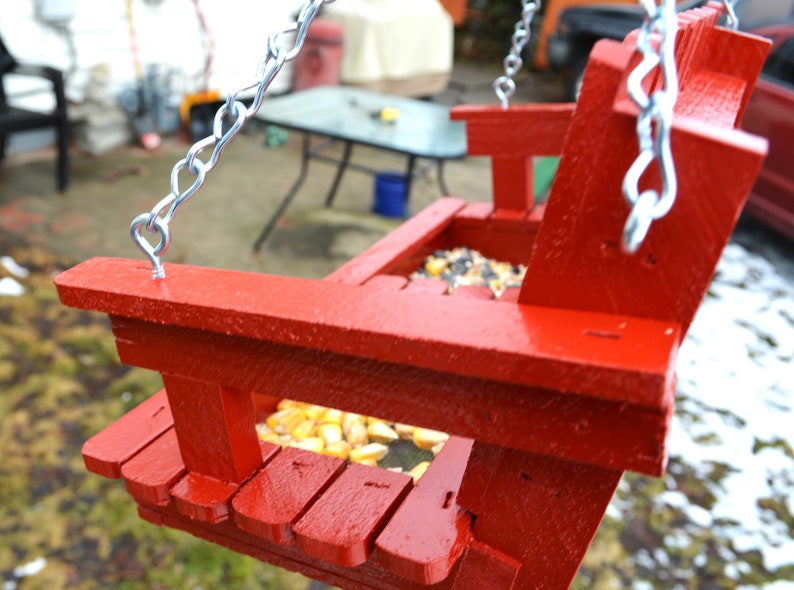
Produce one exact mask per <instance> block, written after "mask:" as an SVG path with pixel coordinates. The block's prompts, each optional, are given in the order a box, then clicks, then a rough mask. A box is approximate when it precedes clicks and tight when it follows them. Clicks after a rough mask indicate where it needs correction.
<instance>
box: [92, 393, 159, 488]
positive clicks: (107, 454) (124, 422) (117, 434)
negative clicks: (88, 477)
mask: <svg viewBox="0 0 794 590" xmlns="http://www.w3.org/2000/svg"><path fill="white" fill-rule="evenodd" d="M173 425H174V421H173V418H172V416H171V408H170V407H169V406H168V400H167V399H166V393H165V390H164V389H162V390H160V391H159V392H158V393H156V394H154V395H153V396H151V397H150V398H149V399H148V400H146V401H145V402H143V403H142V404H141V405H139V406H137V407H136V408H134V409H133V410H131V411H129V412H128V413H126V414H125V415H124V416H122V417H121V418H119V419H118V420H117V421H116V422H115V423H113V425H112V426H110V427H108V428H106V429H105V430H103V431H102V432H101V433H99V434H97V435H95V436H93V437H92V438H90V439H88V441H86V443H85V444H84V445H83V450H82V452H83V461H84V462H85V466H86V469H88V470H89V471H90V472H92V473H96V474H97V475H101V476H103V477H110V478H113V479H118V478H120V477H121V466H122V465H123V464H124V463H125V462H126V461H128V460H129V459H130V458H132V457H133V456H135V455H136V454H137V453H139V452H140V451H141V450H142V449H144V448H145V447H146V446H147V445H148V444H149V443H151V442H152V441H153V440H155V439H156V438H157V437H158V436H160V435H161V434H163V433H164V432H165V431H166V430H168V429H169V428H171V427H172V426H173Z"/></svg>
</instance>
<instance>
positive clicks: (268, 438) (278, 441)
mask: <svg viewBox="0 0 794 590" xmlns="http://www.w3.org/2000/svg"><path fill="white" fill-rule="evenodd" d="M259 440H261V441H263V442H269V443H273V444H274V445H279V446H281V447H286V446H287V445H288V444H289V443H290V441H291V440H292V437H291V436H290V435H289V434H276V433H275V432H271V433H270V434H266V435H264V436H262V435H260V436H259Z"/></svg>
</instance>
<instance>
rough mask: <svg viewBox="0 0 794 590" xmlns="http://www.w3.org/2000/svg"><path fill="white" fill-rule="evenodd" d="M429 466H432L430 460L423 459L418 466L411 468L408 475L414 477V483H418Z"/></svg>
mask: <svg viewBox="0 0 794 590" xmlns="http://www.w3.org/2000/svg"><path fill="white" fill-rule="evenodd" d="M429 466H430V461H422V462H421V463H419V464H418V465H417V466H416V467H414V468H413V469H411V471H409V472H408V475H410V476H411V477H413V478H414V483H416V482H417V481H419V478H420V477H422V476H423V475H424V474H425V471H427V468H428V467H429Z"/></svg>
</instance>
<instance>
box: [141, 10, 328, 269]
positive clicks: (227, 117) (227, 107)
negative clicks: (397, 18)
mask: <svg viewBox="0 0 794 590" xmlns="http://www.w3.org/2000/svg"><path fill="white" fill-rule="evenodd" d="M331 2H334V0H306V3H305V4H304V5H303V7H302V8H301V11H300V13H299V15H298V18H297V21H296V22H294V23H292V24H290V25H289V26H287V27H286V28H285V29H283V30H282V31H279V32H277V33H272V34H271V35H270V36H269V38H268V41H267V54H266V55H265V57H264V58H263V59H262V60H261V62H260V64H259V67H258V68H257V69H258V75H257V78H258V79H257V81H256V82H255V83H253V84H250V85H248V86H245V87H243V88H240V89H239V90H237V91H236V92H233V93H232V94H230V95H229V96H228V98H227V99H226V103H225V104H224V105H222V106H221V107H220V108H219V109H218V112H217V113H216V114H215V120H214V122H213V128H212V135H210V136H207V137H205V138H204V139H201V140H199V141H197V142H196V143H194V144H193V146H192V147H191V148H190V149H189V150H188V152H187V155H186V157H185V158H183V159H181V160H179V162H177V163H176V165H175V166H174V168H173V170H172V171H171V192H170V193H168V195H166V196H165V197H164V198H163V199H161V200H160V202H159V203H157V204H156V205H155V206H154V208H153V209H152V210H151V211H150V212H148V213H142V214H141V215H138V216H137V217H136V218H135V219H133V220H132V224H131V225H130V234H131V235H132V239H133V241H134V242H135V244H136V245H137V246H138V247H139V248H140V249H141V250H142V251H143V253H144V254H146V256H147V257H148V258H149V260H150V261H151V263H152V277H153V278H155V279H162V278H165V269H164V268H163V264H162V261H161V256H162V255H163V254H164V253H165V251H166V250H168V246H169V245H170V244H171V228H170V223H171V220H172V219H173V217H174V215H175V214H176V212H177V211H178V210H179V208H180V207H181V206H182V205H183V204H184V203H185V201H187V200H188V199H189V198H190V197H192V196H193V195H194V194H195V193H196V192H197V191H198V190H199V189H200V188H201V187H202V185H203V184H204V181H205V180H206V178H207V174H208V173H209V172H210V171H212V169H213V168H215V166H216V165H217V164H218V161H219V160H220V157H221V154H222V153H223V149H224V148H225V147H226V145H227V144H228V143H229V142H230V141H231V140H232V139H233V138H234V136H235V135H237V134H238V133H239V132H240V129H242V127H243V125H245V123H246V122H247V121H248V119H250V118H251V117H253V116H254V115H255V114H256V113H257V112H258V111H259V109H260V108H261V106H262V102H263V101H264V98H265V91H266V90H267V88H268V87H269V86H270V84H271V82H272V81H273V79H274V78H275V77H276V75H277V74H278V73H279V72H280V71H281V68H282V67H283V66H284V64H285V63H286V62H288V61H292V60H294V59H295V58H296V57H297V56H298V54H299V53H300V52H301V49H302V48H303V44H304V41H305V40H306V35H307V33H308V30H309V25H310V24H311V23H312V21H313V20H314V18H315V16H317V13H318V12H319V10H320V8H321V7H322V5H323V4H330V3H331ZM292 33H295V43H294V45H293V47H292V49H289V48H288V47H287V46H286V40H285V39H284V38H285V37H286V36H287V35H290V34H292ZM252 89H256V92H255V94H254V99H253V102H252V104H251V106H250V107H246V106H245V104H243V103H242V102H241V101H239V100H237V97H238V95H240V94H241V93H243V92H246V91H248V90H252ZM224 124H229V125H228V128H227V129H226V130H225V131H224ZM209 148H213V150H212V154H211V155H210V157H209V159H208V160H207V161H206V162H205V161H203V160H201V159H200V158H199V154H200V153H201V152H202V151H204V150H205V149H209ZM183 171H184V172H186V173H187V174H189V175H192V176H193V177H194V178H193V183H192V184H191V185H190V186H189V187H187V188H186V189H184V190H182V189H181V188H180V182H179V177H180V175H181V174H182V172H183ZM144 230H146V231H147V232H148V233H150V234H153V235H156V236H159V241H158V243H157V244H156V245H154V246H153V245H152V243H151V242H149V240H148V239H147V238H146V237H144V235H143V231H144Z"/></svg>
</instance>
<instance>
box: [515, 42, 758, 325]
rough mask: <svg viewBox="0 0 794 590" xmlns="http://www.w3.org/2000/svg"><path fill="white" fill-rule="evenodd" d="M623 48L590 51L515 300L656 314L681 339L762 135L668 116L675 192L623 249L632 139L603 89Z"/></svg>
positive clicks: (630, 124) (627, 56)
mask: <svg viewBox="0 0 794 590" xmlns="http://www.w3.org/2000/svg"><path fill="white" fill-rule="evenodd" d="M632 56H633V53H632V48H631V47H627V46H622V45H620V44H615V43H611V42H607V41H602V42H600V43H598V44H597V45H596V47H595V48H594V51H593V53H591V57H590V62H589V66H588V72H589V76H590V79H591V80H592V81H593V82H592V84H591V85H589V86H588V84H585V86H584V88H583V91H582V92H583V94H582V99H581V100H580V102H579V107H578V109H577V112H576V116H575V117H574V120H573V122H572V123H571V127H570V130H569V134H568V140H567V144H566V150H567V152H566V157H564V158H562V160H561V161H560V168H559V170H558V172H557V177H556V181H555V183H554V186H553V187H552V194H551V196H550V198H549V202H548V205H547V208H546V213H545V216H544V221H543V224H542V226H541V229H540V231H539V233H538V237H537V239H536V241H535V248H534V250H533V254H532V257H531V259H530V262H529V265H528V271H527V275H526V279H525V281H524V286H523V288H522V293H521V295H520V297H519V302H520V303H523V304H533V305H536V304H537V305H546V306H550V307H554V308H565V309H587V310H592V311H598V312H606V313H611V312H612V313H614V312H617V311H618V310H620V313H627V314H628V315H631V316H636V317H647V318H658V319H660V320H664V321H669V322H676V323H680V324H681V325H682V326H683V327H684V331H682V332H681V333H680V337H682V338H683V335H684V333H685V330H686V329H687V328H688V326H689V324H690V322H691V321H692V318H693V317H694V314H695V311H696V310H697V308H698V306H699V304H700V301H701V299H702V297H703V295H704V293H705V290H706V289H707V287H708V284H709V282H710V281H711V278H712V276H713V272H714V268H715V266H716V263H717V261H718V259H719V256H720V253H721V252H722V249H723V248H724V246H725V244H726V243H727V240H728V239H729V237H730V234H731V231H732V229H733V226H734V223H735V221H736V219H737V217H738V215H739V212H740V210H741V207H742V204H743V202H744V199H745V198H746V195H747V194H748V192H749V189H750V188H751V186H752V184H753V181H754V179H755V176H756V174H757V172H758V169H759V167H760V165H761V161H762V159H763V156H764V153H765V141H764V140H762V139H760V138H755V137H751V136H749V135H747V134H745V133H742V132H740V131H736V130H732V129H720V128H717V127H712V126H708V125H704V124H702V123H701V122H700V121H698V120H694V119H689V118H683V117H678V118H676V119H675V120H674V124H673V132H672V147H673V153H674V154H675V157H676V160H677V166H676V172H677V174H678V186H679V193H678V198H677V200H676V203H675V205H674V207H673V208H672V210H671V211H670V212H669V213H668V215H667V216H666V217H664V218H663V219H661V220H658V221H656V222H655V223H654V224H653V226H652V227H651V229H650V232H649V234H648V236H647V238H646V239H645V241H644V243H643V245H642V246H641V248H640V250H639V251H638V252H637V253H636V254H635V255H632V256H627V255H625V254H624V253H623V252H622V251H621V249H620V246H619V243H620V238H621V235H622V232H623V226H624V224H625V221H626V217H627V215H628V212H629V210H628V207H627V205H626V204H625V202H624V199H623V195H622V191H621V183H622V180H623V176H624V174H625V171H626V170H628V168H629V166H630V164H631V163H632V162H633V160H634V158H635V156H636V153H635V152H633V151H629V150H626V145H629V144H631V145H634V144H633V143H631V142H636V137H635V120H634V118H633V117H629V116H627V115H623V114H620V113H615V112H613V111H612V110H611V105H612V98H613V97H611V96H609V95H608V94H607V93H605V92H604V88H605V87H612V88H615V87H617V86H618V85H619V84H620V83H621V81H622V80H623V70H624V67H625V66H626V64H627V63H629V62H630V60H631V59H632ZM705 171H712V172H713V174H709V173H706V172H705ZM652 176H653V175H651V177H652ZM583 212H586V216H587V219H586V220H587V223H585V222H584V219H582V215H584V213H583ZM577 220H578V221H577ZM684 261H686V262H684Z"/></svg>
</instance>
